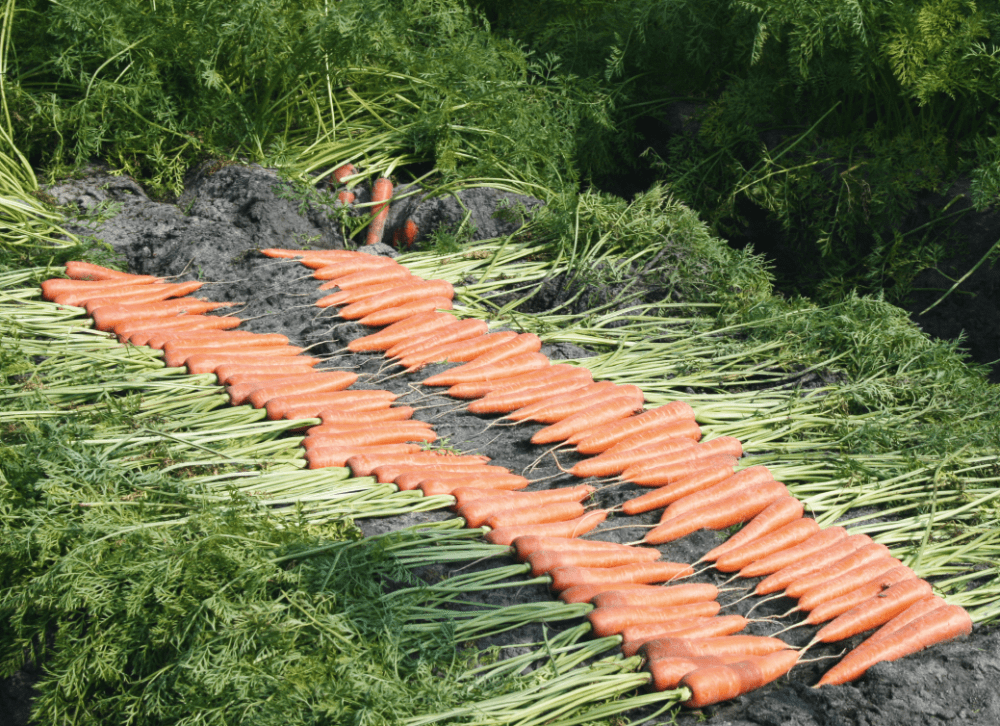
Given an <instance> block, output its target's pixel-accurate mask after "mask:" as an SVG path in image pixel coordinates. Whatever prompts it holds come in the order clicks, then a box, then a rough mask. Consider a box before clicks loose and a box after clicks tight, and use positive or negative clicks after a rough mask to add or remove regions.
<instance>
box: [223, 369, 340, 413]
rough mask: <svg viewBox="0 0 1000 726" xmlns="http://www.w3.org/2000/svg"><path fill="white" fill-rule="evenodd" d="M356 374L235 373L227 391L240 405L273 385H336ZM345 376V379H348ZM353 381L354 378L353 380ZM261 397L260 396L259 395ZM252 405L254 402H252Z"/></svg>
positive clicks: (227, 386) (233, 400) (305, 372)
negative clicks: (341, 378) (256, 392)
mask: <svg viewBox="0 0 1000 726" xmlns="http://www.w3.org/2000/svg"><path fill="white" fill-rule="evenodd" d="M352 375H354V374H353V373H340V372H339V371H329V372H326V373H321V372H317V371H314V370H312V369H305V370H304V371H301V372H300V371H292V372H291V373H286V372H271V373H259V372H258V373H235V374H233V375H232V376H230V379H229V381H228V383H227V384H226V393H228V394H229V400H230V401H231V402H232V404H233V405H234V406H240V405H242V404H244V403H246V402H247V400H248V399H249V398H250V395H251V394H252V393H254V392H255V391H259V390H262V389H270V388H271V387H273V386H282V385H289V384H291V385H295V384H303V385H304V384H307V383H311V382H315V383H316V385H323V384H324V382H326V383H328V384H329V385H336V381H337V378H338V377H341V376H347V377H348V378H349V377H350V376H352ZM348 378H344V379H343V380H348ZM351 382H353V380H352V381H351ZM349 385H350V383H346V384H345V385H344V386H343V387H344V388H346V387H347V386H349ZM258 398H259V396H258ZM251 405H252V404H251ZM262 406H263V404H261V405H260V406H255V408H261V407H262Z"/></svg>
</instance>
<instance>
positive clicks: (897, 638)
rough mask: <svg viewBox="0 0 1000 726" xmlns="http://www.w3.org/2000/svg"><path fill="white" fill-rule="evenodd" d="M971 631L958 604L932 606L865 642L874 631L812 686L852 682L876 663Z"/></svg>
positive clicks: (968, 620)
mask: <svg viewBox="0 0 1000 726" xmlns="http://www.w3.org/2000/svg"><path fill="white" fill-rule="evenodd" d="M911 607H914V606H911ZM904 612H905V611H904ZM897 617H899V616H897ZM890 622H891V621H890ZM888 624H889V623H887V624H886V625H888ZM971 632H972V619H971V618H970V617H969V614H968V613H967V612H966V611H965V609H964V608H961V607H959V606H958V605H944V606H942V607H936V608H934V609H932V610H930V611H929V612H927V613H925V614H924V615H921V616H920V617H918V618H916V619H914V620H912V621H910V622H909V623H907V624H906V625H903V626H902V627H900V628H898V629H897V630H894V631H893V632H892V633H891V634H890V635H888V636H886V637H884V638H880V639H878V640H876V641H875V642H874V643H872V644H870V645H869V641H871V640H873V639H874V638H875V636H876V635H878V633H876V634H875V635H873V636H872V637H871V638H869V640H868V641H865V642H864V643H862V644H861V645H859V646H858V647H857V648H855V649H854V650H852V651H851V652H850V653H848V654H847V655H846V656H844V657H843V658H842V659H841V661H840V662H839V663H838V664H837V665H835V666H834V667H833V668H831V669H830V670H829V671H827V672H826V673H825V674H824V675H823V677H822V678H820V680H819V683H817V684H816V686H815V687H816V688H818V687H819V686H835V685H839V684H841V683H847V682H848V681H853V680H855V679H857V678H860V677H861V676H862V675H863V674H864V672H865V671H867V670H868V669H869V668H871V667H872V666H873V665H875V664H876V663H880V662H882V661H894V660H898V659H899V658H902V657H903V656H906V655H910V654H911V653H916V652H918V651H921V650H923V649H924V648H929V647H930V646H932V645H935V644H937V643H942V642H944V641H946V640H952V639H953V638H959V637H962V636H965V635H969V633H971Z"/></svg>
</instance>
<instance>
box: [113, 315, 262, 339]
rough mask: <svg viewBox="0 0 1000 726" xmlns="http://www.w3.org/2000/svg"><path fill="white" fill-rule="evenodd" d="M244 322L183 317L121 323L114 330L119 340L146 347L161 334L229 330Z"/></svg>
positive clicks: (210, 316)
mask: <svg viewBox="0 0 1000 726" xmlns="http://www.w3.org/2000/svg"><path fill="white" fill-rule="evenodd" d="M242 322H243V321H242V320H240V319H239V318H236V317H232V316H229V315H227V316H218V315H181V316H179V317H176V318H170V319H169V320H168V319H160V320H136V321H134V322H133V321H129V322H124V323H119V324H118V325H116V326H115V327H114V328H112V330H113V331H114V333H115V335H117V336H118V339H119V340H121V341H122V342H124V341H125V340H129V341H131V342H132V343H133V344H134V345H145V344H146V341H147V340H149V338H150V337H152V336H153V335H155V334H157V333H161V332H181V331H188V332H194V331H207V330H229V329H232V328H235V327H237V326H238V325H239V324H240V323H242Z"/></svg>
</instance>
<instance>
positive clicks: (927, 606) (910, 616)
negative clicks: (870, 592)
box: [859, 588, 948, 648]
mask: <svg viewBox="0 0 1000 726" xmlns="http://www.w3.org/2000/svg"><path fill="white" fill-rule="evenodd" d="M883 589H884V588H883ZM880 592H881V591H880ZM947 604H948V603H946V602H945V601H944V598H942V597H940V596H939V595H927V596H926V597H922V598H920V599H919V600H917V601H916V602H915V603H913V604H912V605H910V607H908V608H906V610H904V611H903V612H901V613H900V614H899V615H897V616H896V617H894V618H892V619H891V620H889V622H887V623H885V624H884V625H882V627H880V628H879V629H878V630H876V631H875V632H874V633H872V634H871V635H869V636H868V638H866V639H865V641H864V642H863V643H861V646H864V647H865V648H871V647H874V646H876V645H878V644H879V643H881V642H882V641H883V640H885V639H886V638H888V637H889V636H890V635H892V634H893V633H895V632H896V631H898V630H899V629H900V628H902V627H903V626H905V625H909V624H910V623H912V622H913V621H914V620H916V619H917V618H922V617H923V616H924V615H926V614H927V613H929V612H932V611H934V610H937V609H938V608H942V607H945V606H946V605H947ZM861 646H859V647H861Z"/></svg>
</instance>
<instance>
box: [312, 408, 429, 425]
mask: <svg viewBox="0 0 1000 726" xmlns="http://www.w3.org/2000/svg"><path fill="white" fill-rule="evenodd" d="M414 412H415V409H414V408H413V407H412V406H393V407H392V408H384V409H378V410H376V411H349V412H344V413H337V412H335V411H323V412H322V413H321V414H320V418H321V419H322V420H323V423H322V424H321V425H320V426H319V427H316V428H322V427H323V426H326V425H333V426H336V425H339V424H343V423H347V422H351V423H354V424H357V425H359V426H370V425H372V424H376V423H383V422H390V421H406V420H408V419H411V418H413V414H414Z"/></svg>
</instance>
